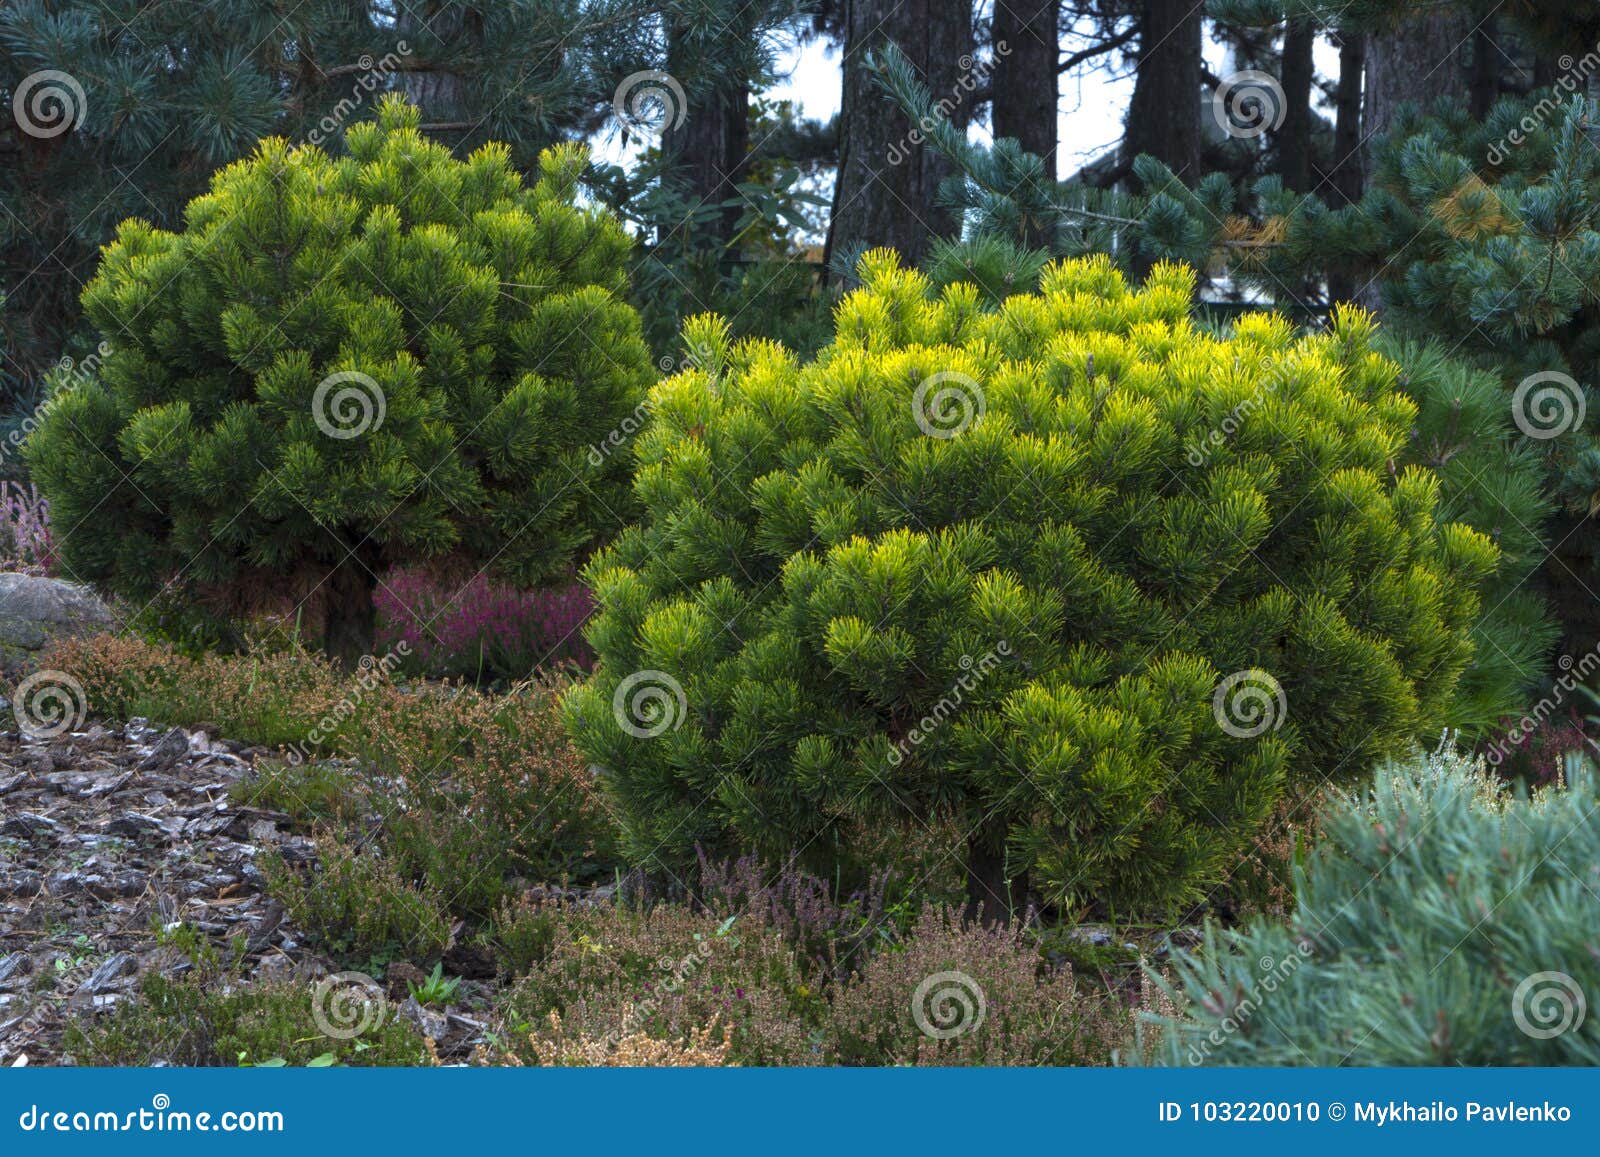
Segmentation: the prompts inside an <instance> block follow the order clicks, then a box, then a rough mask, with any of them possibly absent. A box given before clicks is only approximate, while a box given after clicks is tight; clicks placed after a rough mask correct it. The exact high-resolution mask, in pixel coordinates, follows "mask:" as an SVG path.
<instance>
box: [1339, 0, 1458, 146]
mask: <svg viewBox="0 0 1600 1157" xmlns="http://www.w3.org/2000/svg"><path fill="white" fill-rule="evenodd" d="M1471 42H1472V18H1471V16H1470V15H1469V14H1468V13H1466V12H1463V11H1460V10H1459V9H1455V8H1449V7H1429V8H1424V9H1423V10H1422V11H1421V12H1420V13H1418V14H1416V15H1413V16H1409V17H1405V18H1403V19H1402V20H1401V21H1400V22H1399V24H1398V25H1397V26H1396V27H1393V28H1387V29H1384V30H1383V31H1381V32H1378V33H1376V34H1374V35H1373V37H1372V39H1371V40H1370V42H1369V43H1368V45H1367V93H1366V104H1365V108H1364V109H1363V110H1362V115H1363V123H1362V130H1363V133H1364V135H1365V139H1366V147H1367V150H1368V154H1369V156H1370V155H1371V151H1372V149H1373V147H1374V146H1375V144H1377V143H1378V139H1379V138H1380V137H1382V136H1383V134H1384V133H1386V132H1387V131H1388V129H1389V125H1390V124H1391V123H1392V122H1393V121H1394V114H1395V112H1396V111H1397V110H1398V109H1399V107H1400V106H1401V105H1402V104H1418V105H1424V106H1426V105H1429V104H1432V103H1433V102H1434V101H1435V100H1437V99H1439V98H1441V97H1444V98H1448V99H1450V100H1452V101H1455V102H1456V103H1457V104H1458V105H1459V106H1461V107H1463V108H1465V107H1467V106H1468V104H1469V102H1470V100H1471V96H1472V93H1471V85H1470V83H1469V80H1470V76H1471V73H1470V71H1469V69H1468V67H1467V59H1466V58H1467V46H1468V45H1469V44H1471Z"/></svg>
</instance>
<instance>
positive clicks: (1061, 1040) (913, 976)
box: [827, 905, 1129, 1065]
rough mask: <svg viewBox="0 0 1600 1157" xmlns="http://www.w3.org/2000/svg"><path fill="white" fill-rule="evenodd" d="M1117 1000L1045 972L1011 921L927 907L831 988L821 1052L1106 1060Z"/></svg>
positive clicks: (1116, 1032) (897, 1057)
mask: <svg viewBox="0 0 1600 1157" xmlns="http://www.w3.org/2000/svg"><path fill="white" fill-rule="evenodd" d="M1128 1025H1129V1021H1128V1017H1127V1014H1126V1012H1125V1010H1124V1009H1123V1008H1122V1006H1121V1005H1120V1004H1118V1003H1116V1002H1115V1000H1113V999H1112V998H1111V997H1109V996H1108V995H1107V994H1105V993H1094V992H1085V991H1080V989H1079V988H1078V986H1077V985H1076V984H1075V983H1074V980H1073V976H1072V970H1071V968H1069V967H1060V968H1055V969H1051V970H1044V969H1043V968H1042V965H1041V961H1040V956H1039V951H1038V948H1037V946H1036V945H1035V944H1034V942H1033V941H1032V940H1031V939H1030V938H1029V937H1028V935H1027V934H1026V933H1025V932H1023V931H1022V930H1020V929H1016V928H985V927H981V926H974V925H970V924H963V922H962V921H961V920H960V919H959V918H958V917H957V916H956V915H955V914H954V913H951V912H949V911H941V910H939V909H936V908H934V907H933V906H931V905H929V906H927V907H925V908H924V909H923V910H922V912H921V914H920V915H919V916H918V918H917V920H916V922H915V924H914V925H913V926H912V928H911V929H910V931H909V932H908V933H907V934H906V935H905V936H904V937H903V938H901V939H900V940H898V941H897V942H896V943H895V944H894V945H892V946H890V947H886V948H884V949H883V950H881V951H879V952H877V953H876V954H874V955H873V956H872V958H871V960H870V961H868V962H867V964H866V965H865V967H863V968H862V969H861V971H860V973H859V974H858V975H857V976H856V977H855V978H854V979H852V980H851V981H849V982H848V983H847V984H845V985H844V986H843V987H842V988H841V989H840V990H838V991H837V992H835V994H834V996H833V1000H832V1002H831V1004H830V1006H829V1012H828V1029H827V1040H828V1049H827V1059H828V1061H829V1062H830V1063H834V1064H844V1065H1104V1064H1108V1063H1110V1060H1111V1054H1112V1052H1113V1050H1115V1049H1117V1048H1119V1047H1121V1046H1122V1045H1123V1044H1124V1036H1125V1034H1126V1032H1127V1029H1128Z"/></svg>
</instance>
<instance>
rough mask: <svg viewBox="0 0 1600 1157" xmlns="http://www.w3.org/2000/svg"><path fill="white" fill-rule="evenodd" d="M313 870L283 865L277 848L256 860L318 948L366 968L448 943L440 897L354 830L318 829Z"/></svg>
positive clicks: (435, 952)
mask: <svg viewBox="0 0 1600 1157" xmlns="http://www.w3.org/2000/svg"><path fill="white" fill-rule="evenodd" d="M316 844H317V864H316V867H315V868H308V867H305V866H302V865H295V864H290V863H287V862H286V861H285V860H284V859H283V857H282V855H281V854H280V853H278V852H276V851H267V852H264V853H263V854H262V856H261V859H260V866H261V871H262V874H263V875H264V876H265V877H266V881H267V889H268V891H270V892H271V893H272V894H273V895H274V896H276V897H277V898H278V899H280V900H282V901H283V904H284V908H285V909H286V911H287V912H288V916H289V919H290V921H291V922H292V923H293V924H294V925H295V926H296V927H297V928H300V929H302V930H303V931H304V932H305V933H306V934H307V935H308V936H309V937H311V939H312V942H313V943H314V944H315V945H316V946H317V947H318V948H320V949H321V950H322V951H324V952H326V953H328V954H329V955H331V956H333V957H335V958H336V959H338V960H339V961H341V962H342V963H347V964H350V965H353V966H358V967H361V968H363V969H365V970H369V971H370V970H372V969H374V968H377V969H379V970H381V968H382V966H384V965H387V964H388V962H389V961H391V960H398V959H406V960H432V959H436V958H437V957H438V956H439V955H440V954H441V953H443V952H444V950H445V948H447V947H448V946H449V944H450V920H449V917H448V915H447V914H446V913H447V905H446V902H445V898H444V897H443V896H442V895H440V894H439V891H438V889H437V888H435V887H434V886H433V885H432V884H431V883H429V882H427V881H423V882H422V883H420V884H417V883H413V882H412V881H411V880H409V879H407V878H406V877H405V876H404V875H402V873H401V871H400V869H399V867H398V866H397V865H396V863H395V862H394V861H393V860H392V859H390V858H388V857H386V856H384V855H383V854H382V853H381V852H380V851H379V850H378V849H377V848H376V847H373V846H372V845H371V843H370V841H369V840H366V839H363V838H362V836H361V833H359V832H356V831H351V830H335V829H321V830H319V831H318V832H317V833H316Z"/></svg>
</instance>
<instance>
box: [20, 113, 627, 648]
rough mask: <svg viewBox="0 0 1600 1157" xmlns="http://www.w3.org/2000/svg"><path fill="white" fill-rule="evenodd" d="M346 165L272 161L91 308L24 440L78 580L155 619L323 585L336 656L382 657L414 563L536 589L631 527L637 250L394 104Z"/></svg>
mask: <svg viewBox="0 0 1600 1157" xmlns="http://www.w3.org/2000/svg"><path fill="white" fill-rule="evenodd" d="M347 144H348V148H349V155H348V156H341V157H338V158H335V157H330V156H328V155H327V154H326V153H324V152H322V151H321V150H319V149H317V148H314V147H305V148H291V147H290V146H289V145H287V144H286V143H285V142H283V141H282V140H278V139H271V140H267V141H264V142H262V143H261V144H260V146H259V147H258V148H257V149H256V151H255V153H254V154H253V155H252V156H251V157H249V158H248V159H247V160H244V161H240V162H237V163H235V164H233V165H230V166H228V167H226V168H225V169H223V170H221V171H220V172H218V173H217V175H216V177H215V178H214V180H213V181H212V184H211V190H210V192H209V193H207V194H206V195H204V196H202V197H200V198H198V199H196V200H195V201H194V202H193V203H192V204H191V205H190V206H189V209H188V213H187V223H188V227H187V228H186V229H185V230H184V231H183V232H181V233H169V232H165V231H162V230H159V229H156V228H153V227H151V226H150V225H149V224H147V223H145V222H143V221H140V220H137V219H135V220H131V221H129V222H127V223H125V224H124V225H123V226H122V228H121V229H120V230H119V231H118V234H117V237H116V240H115V241H114V242H113V243H112V244H111V245H110V246H108V247H107V249H106V252H105V256H104V259H103V261H102V264H101V267H100V271H99V273H98V275H97V276H96V278H95V279H94V281H93V282H92V283H91V284H90V285H89V287H88V289H87V290H86V291H85V294H84V305H85V310H86V312H87V314H88V316H89V318H90V319H91V320H92V322H93V324H94V325H95V326H96V327H97V328H98V329H99V330H100V331H101V333H102V334H103V335H104V338H105V340H106V342H107V343H108V344H109V347H110V348H109V353H108V354H107V355H106V357H105V359H104V362H103V364H102V365H101V367H100V373H99V376H98V378H97V379H93V380H86V381H84V382H82V383H79V384H77V385H74V386H72V387H70V388H69V389H68V390H67V392H66V393H64V394H63V395H62V396H61V397H59V398H58V400H57V401H56V403H55V404H54V405H53V406H52V407H51V409H50V411H49V413H48V415H47V416H46V417H45V419H44V420H43V423H42V425H41V427H40V429H39V430H38V432H37V433H36V434H35V435H34V437H33V438H32V439H31V440H30V442H29V444H28V454H29V463H30V465H31V467H32V469H33V471H34V477H35V478H36V479H37V480H38V482H39V484H40V486H41V488H42V489H43V490H44V491H45V493H46V494H47V495H48V496H49V498H50V501H51V504H52V510H53V511H54V513H55V517H56V524H57V526H58V528H59V533H60V544H61V557H62V566H63V570H64V571H65V572H66V573H67V574H69V575H71V576H73V577H76V578H80V579H85V580H91V581H94V582H97V583H103V584H105V585H106V586H108V587H110V588H112V589H115V590H118V591H121V592H124V593H126V594H128V595H130V596H134V597H146V596H149V595H151V594H152V593H154V592H155V591H156V590H157V588H159V587H161V586H162V585H163V584H167V583H176V584H180V585H182V586H185V587H192V588H196V589H199V590H201V591H204V590H207V589H218V588H231V589H234V590H240V589H250V588H251V586H252V585H255V586H260V585H263V584H264V585H266V586H267V587H269V588H271V589H276V590H282V591H286V592H288V593H291V594H296V595H298V594H303V593H305V591H307V590H309V589H312V588H316V589H317V592H318V597H319V599H320V600H321V603H322V605H323V607H324V609H325V614H326V619H325V627H326V632H327V639H326V641H327V645H328V647H329V649H330V650H331V651H333V652H334V653H336V654H338V655H340V656H341V657H343V658H345V659H347V660H348V659H351V658H353V657H355V656H358V655H360V654H362V653H365V651H366V650H367V649H369V648H370V645H371V631H372V627H373V621H372V615H373V611H372V597H371V596H372V591H373V587H374V583H375V582H376V577H375V576H376V575H377V574H379V573H381V571H382V570H383V569H384V567H386V566H387V565H390V564H392V563H394V562H400V561H404V562H414V561H421V560H427V559H433V560H447V559H448V560H463V561H467V562H472V563H479V562H482V563H487V562H489V561H491V560H492V561H493V563H494V565H495V567H496V569H497V570H498V571H499V572H500V573H502V574H504V575H505V576H506V577H507V578H509V579H511V580H513V581H516V582H520V583H522V584H525V585H534V584H536V583H538V582H540V581H542V580H544V579H547V578H549V577H550V576H552V575H554V574H557V573H559V572H561V571H563V570H564V569H565V568H567V567H569V566H570V565H571V563H572V561H573V559H574V556H575V554H576V553H577V552H580V551H582V550H584V549H585V548H586V547H588V546H589V545H590V544H591V543H592V542H593V541H594V540H595V538H596V535H597V533H599V532H600V531H601V530H603V529H605V528H606V525H607V523H608V522H609V520H610V519H612V518H613V517H614V516H616V517H620V516H621V515H622V514H623V512H624V511H625V510H626V507H627V498H628V491H627V484H626V481H625V474H624V471H623V469H622V464H621V461H620V459H619V458H617V457H616V456H615V455H607V454H602V453H597V452H595V451H593V450H592V449H591V447H594V446H597V445H600V444H603V443H604V442H605V439H606V438H607V436H608V433H609V432H610V431H611V430H613V429H615V428H616V427H617V426H618V425H619V424H620V423H621V422H622V421H623V419H624V418H626V417H627V416H628V415H629V414H631V413H632V411H633V410H634V408H635V407H636V406H637V405H638V404H639V402H640V399H641V398H642V396H643V390H644V388H645V385H646V383H647V382H648V380H649V378H650V365H649V355H648V352H647V350H646V348H645V346H644V343H643V341H642V339H641V336H640V327H639V322H638V318H637V316H636V314H635V313H634V312H633V310H632V309H631V308H630V307H629V306H627V305H626V304H624V303H623V301H622V300H621V297H620V296H619V295H620V294H621V293H622V292H623V290H624V274H623V270H624V267H625V262H626V260H627V256H628V252H629V240H628V238H627V235H626V233H625V232H624V230H623V229H622V228H621V226H620V225H619V224H618V223H617V222H616V221H615V220H614V219H612V218H611V217H609V216H608V215H606V214H604V213H602V212H597V211H593V210H589V209H585V208H580V207H578V206H577V205H576V203H575V192H576V183H577V178H578V173H579V170H580V169H581V167H582V165H583V162H584V157H583V154H582V152H581V150H579V149H577V148H576V147H571V146H566V147H558V148H556V149H552V150H550V151H547V152H546V153H545V154H544V155H543V157H542V159H541V162H540V175H539V179H538V181H537V183H535V184H533V185H531V186H525V185H524V183H523V181H522V179H521V177H520V176H519V175H518V174H517V173H516V171H515V170H514V169H513V168H512V167H511V165H510V163H509V158H508V153H507V150H506V149H505V148H504V147H503V146H497V145H491V146H486V147H484V148H482V149H480V150H478V151H477V152H475V153H474V154H473V155H472V156H471V157H470V158H469V159H467V160H466V161H457V160H454V159H453V158H452V157H451V155H450V153H449V151H448V150H446V149H445V148H443V147H442V146H440V145H437V144H433V143H431V142H429V141H427V140H425V139H424V138H423V137H422V136H421V135H420V133H419V132H418V113H417V111H416V109H415V108H413V107H412V106H410V105H408V104H406V103H405V102H404V101H403V100H401V99H399V98H390V99H387V100H386V101H385V103H384V105H383V108H382V109H381V111H380V114H379V119H378V121H377V122H374V123H365V124H360V125H356V126H353V127H352V128H351V129H350V131H349V134H348V137H347Z"/></svg>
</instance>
